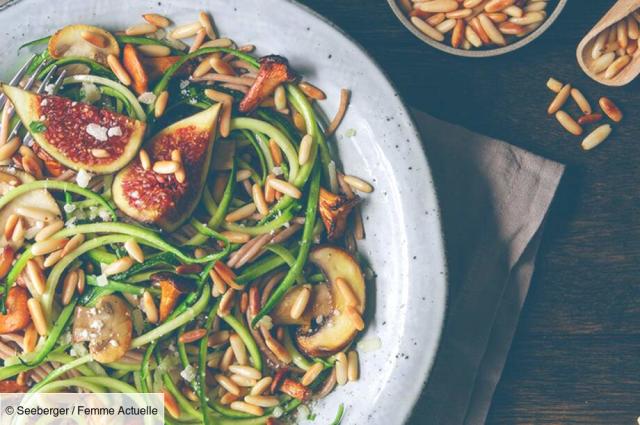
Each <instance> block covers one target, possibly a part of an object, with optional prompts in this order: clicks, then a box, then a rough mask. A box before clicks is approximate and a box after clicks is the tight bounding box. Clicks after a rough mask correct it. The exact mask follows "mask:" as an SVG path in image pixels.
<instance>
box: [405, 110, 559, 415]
mask: <svg viewBox="0 0 640 425" xmlns="http://www.w3.org/2000/svg"><path fill="white" fill-rule="evenodd" d="M414 116H415V120H416V123H417V124H418V128H419V130H420V132H421V134H422V139H423V144H424V147H425V149H426V151H427V156H428V158H429V163H430V165H431V169H432V172H433V179H434V182H435V185H436V190H437V192H438V199H439V201H440V207H441V210H442V211H441V216H442V224H443V230H444V239H445V244H446V249H447V261H448V269H449V299H448V302H447V317H446V320H445V328H444V332H443V336H442V339H441V343H440V348H439V351H438V355H437V357H436V361H435V363H434V366H433V369H432V371H431V375H430V377H429V380H428V382H427V385H426V387H425V389H424V391H423V394H422V396H421V398H420V401H419V402H418V404H417V405H416V407H415V409H414V412H413V415H412V418H411V420H410V421H409V424H410V425H417V424H429V425H431V424H437V425H463V424H464V425H478V424H483V423H484V422H485V420H486V417H487V413H488V411H489V407H490V406H491V399H492V398H493V393H494V391H495V388H496V385H497V383H498V381H499V380H500V375H501V374H502V370H503V368H504V364H505V361H506V358H507V354H508V351H509V348H510V346H511V341H512V339H513V335H514V333H515V330H516V327H517V324H518V318H519V316H520V311H521V309H522V305H523V304H524V300H525V297H526V295H527V291H528V290H529V285H530V283H531V277H532V275H533V268H534V264H535V259H536V254H537V252H538V247H539V245H540V239H541V237H542V229H543V224H544V220H545V217H546V215H547V211H548V209H549V206H550V204H551V201H552V199H553V197H554V194H555V192H556V188H557V187H558V184H559V182H560V178H561V176H562V173H563V172H564V166H563V165H561V164H558V163H556V162H553V161H550V160H547V159H544V158H541V157H539V156H536V155H533V154H531V153H529V152H526V151H524V150H522V149H520V148H517V147H515V146H512V145H509V144H507V143H505V142H501V141H498V140H495V139H491V138H489V137H485V136H482V135H479V134H476V133H473V132H471V131H469V130H466V129H464V128H461V127H458V126H455V125H452V124H449V123H446V122H443V121H440V120H437V119H435V118H433V117H431V116H429V115H426V114H424V113H422V112H417V111H416V112H414Z"/></svg>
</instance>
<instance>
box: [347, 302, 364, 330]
mask: <svg viewBox="0 0 640 425" xmlns="http://www.w3.org/2000/svg"><path fill="white" fill-rule="evenodd" d="M345 313H346V314H347V317H348V318H349V320H351V323H352V324H353V327H354V328H356V329H357V330H359V331H361V330H363V329H364V320H362V316H361V315H360V313H359V312H358V310H356V308H355V307H354V306H347V308H346V309H345Z"/></svg>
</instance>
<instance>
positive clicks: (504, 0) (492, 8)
mask: <svg viewBox="0 0 640 425" xmlns="http://www.w3.org/2000/svg"><path fill="white" fill-rule="evenodd" d="M513 3H515V0H491V1H489V2H488V3H487V4H486V5H485V6H484V11H485V12H489V13H491V12H500V11H502V10H503V9H506V8H507V7H509V6H511V5H513Z"/></svg>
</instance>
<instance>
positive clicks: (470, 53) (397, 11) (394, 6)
mask: <svg viewBox="0 0 640 425" xmlns="http://www.w3.org/2000/svg"><path fill="white" fill-rule="evenodd" d="M387 3H389V6H390V7H391V10H393V13H394V15H396V18H398V20H399V21H400V22H401V23H402V25H404V27H405V28H406V29H408V30H409V31H410V32H411V33H412V34H413V35H415V36H416V37H418V38H419V39H420V40H422V41H423V42H425V43H427V44H428V45H429V46H431V47H435V48H436V49H438V50H441V51H443V52H445V53H449V54H451V55H456V56H464V57H469V58H488V57H492V56H499V55H504V54H505V53H509V52H513V51H515V50H518V49H519V48H521V47H524V46H526V45H527V44H529V43H531V42H532V41H533V40H535V39H536V38H538V37H539V36H540V35H542V33H543V32H545V31H546V30H547V29H548V28H549V27H550V26H551V24H553V23H554V22H555V20H556V19H558V16H560V13H561V12H562V10H563V9H564V7H565V6H566V4H567V0H558V4H557V5H556V7H555V9H554V10H553V12H552V13H551V15H549V17H548V18H547V20H546V21H544V22H543V23H542V25H540V26H539V27H538V28H536V29H535V30H534V31H533V32H532V33H531V34H528V35H527V36H525V37H523V38H521V39H520V40H518V41H516V42H515V43H512V44H509V45H507V46H504V47H499V48H497V49H491V50H463V49H455V48H453V47H451V46H448V45H446V44H444V43H440V42H437V41H435V40H433V39H431V38H430V37H428V36H426V35H425V34H423V33H422V32H420V30H419V29H418V28H416V27H415V26H413V24H412V23H411V21H409V19H407V17H406V15H405V13H404V11H403V10H402V8H401V7H400V6H398V2H397V0H387Z"/></svg>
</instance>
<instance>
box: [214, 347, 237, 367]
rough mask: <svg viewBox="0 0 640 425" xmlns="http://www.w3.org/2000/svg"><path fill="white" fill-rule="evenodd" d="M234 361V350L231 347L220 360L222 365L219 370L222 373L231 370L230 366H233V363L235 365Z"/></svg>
mask: <svg viewBox="0 0 640 425" xmlns="http://www.w3.org/2000/svg"><path fill="white" fill-rule="evenodd" d="M233 360H234V354H233V349H232V348H231V347H227V349H226V350H225V352H224V355H223V356H222V360H220V365H219V366H218V369H220V370H222V371H227V370H229V366H231V363H233Z"/></svg>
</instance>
